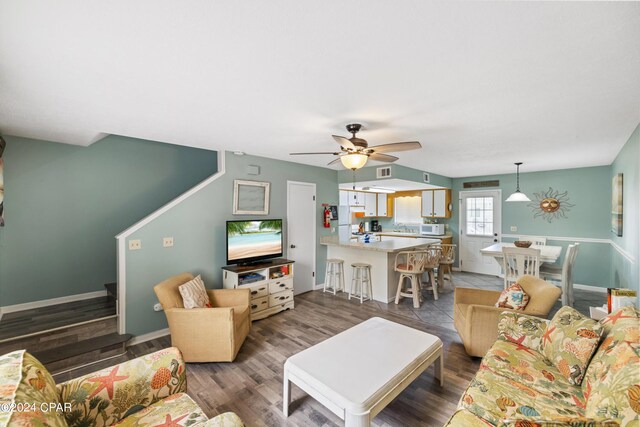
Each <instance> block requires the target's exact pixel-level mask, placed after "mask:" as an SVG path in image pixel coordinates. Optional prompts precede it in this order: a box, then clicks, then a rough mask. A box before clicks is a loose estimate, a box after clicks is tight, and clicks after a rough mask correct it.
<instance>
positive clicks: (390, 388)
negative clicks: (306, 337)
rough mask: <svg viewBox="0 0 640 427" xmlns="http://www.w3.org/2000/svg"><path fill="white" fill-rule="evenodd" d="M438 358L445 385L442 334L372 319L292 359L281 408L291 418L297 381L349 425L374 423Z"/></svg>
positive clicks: (287, 365) (287, 367) (286, 369)
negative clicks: (437, 334) (375, 418)
mask: <svg viewBox="0 0 640 427" xmlns="http://www.w3.org/2000/svg"><path fill="white" fill-rule="evenodd" d="M437 359H439V360H438V361H437V362H436V360H437ZM434 362H436V363H435V366H434V367H435V375H436V378H438V379H439V380H440V385H441V386H442V385H443V375H442V368H443V356H442V341H440V338H438V337H436V336H434V335H431V334H428V333H426V332H422V331H418V330H416V329H413V328H409V327H408V326H404V325H400V324H397V323H394V322H391V321H389V320H385V319H381V318H379V317H373V318H371V319H369V320H367V321H364V322H362V323H360V324H359V325H356V326H354V327H352V328H350V329H347V330H346V331H344V332H342V333H340V334H338V335H336V336H334V337H331V338H329V339H327V340H326V341H323V342H321V343H319V344H316V345H314V346H312V347H309V348H308V349H306V350H303V351H301V352H300V353H298V354H296V355H293V356H291V357H290V358H288V359H287V361H286V362H285V364H284V393H283V398H282V411H283V412H284V415H285V417H288V416H289V404H290V403H291V383H293V384H295V385H297V386H298V387H300V388H301V389H302V390H304V391H305V392H306V393H307V394H309V395H310V396H311V397H313V398H314V399H316V400H317V401H318V402H320V403H322V404H323V405H324V406H326V407H327V408H328V409H330V410H331V411H332V412H333V413H334V414H336V415H337V416H339V417H340V418H341V419H343V420H344V421H345V426H346V427H355V426H358V427H361V426H369V424H370V421H371V419H373V417H375V416H376V415H377V414H378V413H379V412H380V411H382V410H383V409H384V407H385V406H387V405H388V404H389V402H391V401H392V400H393V399H394V398H395V397H396V396H398V395H399V394H400V393H401V392H402V390H404V389H405V388H406V387H407V386H408V385H409V384H410V383H411V382H412V381H413V380H414V379H416V378H417V377H418V376H419V375H420V374H421V373H422V372H424V371H425V370H426V369H427V368H428V367H429V366H431V365H432V364H434Z"/></svg>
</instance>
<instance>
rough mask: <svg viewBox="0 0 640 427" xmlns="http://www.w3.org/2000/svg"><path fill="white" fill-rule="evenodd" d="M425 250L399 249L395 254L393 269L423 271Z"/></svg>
mask: <svg viewBox="0 0 640 427" xmlns="http://www.w3.org/2000/svg"><path fill="white" fill-rule="evenodd" d="M425 257H426V253H425V251H401V252H398V253H397V254H396V262H395V270H396V271H398V272H400V273H411V274H422V273H424V263H425Z"/></svg>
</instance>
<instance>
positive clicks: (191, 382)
mask: <svg viewBox="0 0 640 427" xmlns="http://www.w3.org/2000/svg"><path fill="white" fill-rule="evenodd" d="M454 278H455V284H456V286H459V287H477V288H484V289H502V280H501V279H498V278H495V277H490V276H482V275H476V274H467V273H456V274H455V276H454ZM583 293H584V294H583ZM424 296H425V301H424V303H423V304H422V306H421V307H420V308H419V309H413V307H412V306H411V301H410V300H409V299H405V300H403V301H402V302H401V304H398V305H397V306H396V305H395V304H382V303H377V302H375V301H369V302H365V303H364V304H362V305H361V304H360V303H359V302H357V301H354V300H352V301H348V300H347V299H346V294H338V295H336V296H334V295H332V294H329V293H323V292H322V291H314V292H308V293H306V294H302V295H298V296H296V299H295V302H296V308H295V309H294V310H290V311H286V312H283V313H279V314H277V315H275V316H272V317H269V318H267V319H263V320H259V321H256V322H254V323H253V327H252V330H251V332H250V334H249V336H248V338H247V340H246V342H245V343H244V345H243V347H242V349H241V350H240V353H239V355H238V357H237V359H236V361H235V362H234V363H201V364H188V367H187V378H188V393H189V395H190V396H191V397H193V399H194V400H195V401H196V402H197V403H198V404H199V405H200V406H201V407H202V408H203V410H204V412H205V413H206V414H207V415H208V416H210V417H212V416H215V415H217V414H219V413H222V412H226V411H234V412H236V413H237V414H238V415H239V416H240V417H241V418H242V419H243V420H244V422H245V423H246V425H247V426H249V427H251V426H327V427H328V426H342V425H343V422H342V421H341V420H340V419H339V418H338V417H336V416H335V415H334V414H333V413H332V412H330V411H329V410H327V409H326V408H325V407H324V406H322V405H321V404H319V403H318V402H316V401H315V400H314V399H312V398H310V397H308V396H307V395H306V394H305V393H304V392H302V391H301V390H300V389H298V388H297V387H295V386H293V390H292V395H293V399H294V402H293V404H292V406H291V409H290V410H291V415H290V416H289V418H287V419H285V418H284V417H283V416H282V410H281V408H282V372H283V365H284V362H285V360H286V359H287V357H289V356H291V355H293V354H295V353H297V352H299V351H301V350H304V349H305V348H308V347H310V346H311V345H314V344H316V343H318V342H321V341H323V340H325V339H327V338H329V337H331V336H333V335H335V334H337V333H339V332H341V331H343V330H345V329H347V328H349V327H351V326H354V325H356V324H358V323H360V322H362V321H364V320H366V319H368V318H370V317H373V316H379V317H383V318H386V319H389V320H392V321H395V322H398V323H401V324H405V325H407V326H411V327H413V328H416V329H419V330H422V331H425V332H428V333H431V334H434V335H437V336H438V337H440V339H442V341H443V343H444V354H445V370H444V376H445V385H444V387H440V385H439V384H438V382H437V381H436V380H435V378H434V376H433V368H432V367H431V368H429V369H428V370H427V371H425V372H424V373H423V374H422V375H421V376H420V377H418V378H417V379H416V380H415V381H414V382H413V383H412V384H410V385H409V387H407V389H405V391H404V392H403V393H401V394H400V396H398V397H397V398H396V399H395V400H394V401H393V402H392V403H391V404H389V405H388V406H387V407H386V408H385V409H384V410H383V411H382V412H381V413H380V414H379V415H378V416H377V417H375V418H374V419H373V422H372V425H374V426H384V427H389V426H442V425H443V424H444V423H445V422H446V421H447V419H448V418H449V417H450V416H451V414H453V412H454V411H455V408H456V406H457V403H458V400H459V399H460V396H461V395H462V393H463V391H464V390H465V388H466V387H467V385H468V383H469V381H470V380H471V379H472V378H473V376H474V375H475V373H476V371H477V369H478V366H479V363H480V359H478V358H472V357H470V356H468V355H467V354H466V353H465V351H464V347H463V346H462V344H461V342H460V339H459V337H458V335H457V333H456V332H455V330H454V329H453V318H452V316H453V291H452V290H451V289H445V290H443V292H442V293H441V295H440V298H439V300H438V301H434V300H433V296H432V294H431V293H427V292H425V293H424ZM576 300H579V304H576V305H577V306H578V308H579V309H580V310H581V311H584V307H587V311H588V306H589V305H596V303H597V304H602V302H604V294H600V293H595V292H586V293H585V291H576ZM558 307H559V305H558ZM202 327H204V325H202ZM167 346H170V339H169V337H168V336H165V337H161V338H158V339H155V340H152V341H148V342H145V343H141V344H138V345H135V346H132V347H129V352H128V354H127V355H126V356H123V357H121V358H118V359H112V360H108V361H105V362H103V363H101V364H99V365H94V366H91V367H87V368H83V369H80V370H76V371H73V372H71V373H67V374H63V375H60V376H58V377H56V380H57V381H63V380H65V379H68V378H72V377H77V376H80V375H82V374H84V373H88V372H93V371H95V370H97V369H99V368H101V367H108V366H111V365H113V364H115V363H118V362H121V361H124V360H127V359H131V358H135V357H138V356H141V355H143V354H148V353H151V352H153V351H155V350H158V349H161V348H164V347H167ZM336 363H339V360H337V361H336ZM371 375H375V372H371Z"/></svg>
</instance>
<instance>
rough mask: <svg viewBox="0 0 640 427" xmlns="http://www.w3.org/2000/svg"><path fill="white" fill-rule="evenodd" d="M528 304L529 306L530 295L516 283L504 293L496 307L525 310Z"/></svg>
mask: <svg viewBox="0 0 640 427" xmlns="http://www.w3.org/2000/svg"><path fill="white" fill-rule="evenodd" d="M527 304H529V295H527V293H526V292H525V291H524V289H522V286H520V285H518V284H517V283H514V284H513V285H511V286H509V287H508V288H507V289H505V290H504V291H502V293H501V294H500V298H498V302H497V303H496V307H500V308H510V309H512V310H524V308H525V307H526V306H527Z"/></svg>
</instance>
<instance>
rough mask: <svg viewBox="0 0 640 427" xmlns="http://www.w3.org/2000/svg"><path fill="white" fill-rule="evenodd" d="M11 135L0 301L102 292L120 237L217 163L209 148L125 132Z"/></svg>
mask: <svg viewBox="0 0 640 427" xmlns="http://www.w3.org/2000/svg"><path fill="white" fill-rule="evenodd" d="M5 139H6V141H7V148H6V150H5V152H4V159H5V170H4V183H5V203H4V207H5V220H6V226H5V227H3V228H0V306H6V305H12V304H19V303H24V302H31V301H36V300H43V299H49V298H56V297H63V296H68V295H75V294H81V293H85V292H92V291H99V290H104V287H103V284H104V283H107V282H113V281H115V280H116V245H115V241H114V236H115V235H116V234H117V233H119V232H120V231H122V230H123V229H124V228H126V227H128V226H130V225H131V224H133V223H134V222H136V221H138V220H139V219H140V218H142V217H144V216H145V215H147V214H148V213H149V212H151V211H153V210H155V209H157V208H158V207H160V206H162V205H163V204H165V203H166V202H168V201H169V200H171V199H172V198H174V197H176V196H177V195H179V194H181V193H183V192H184V191H185V190H187V189H188V188H190V187H192V186H193V185H195V184H196V183H198V182H199V181H201V180H203V179H204V178H206V177H207V176H209V175H211V174H212V173H214V172H215V171H216V168H217V154H216V153H215V152H213V151H206V150H199V149H194V148H187V147H182V146H177V145H170V144H163V143H159V142H151V141H145V140H139V139H132V138H125V137H120V136H109V137H107V138H105V139H103V140H101V141H99V142H97V143H95V144H93V145H91V146H89V147H78V146H73V145H67V144H59V143H55V142H47V141H37V140H32V139H25V138H17V137H11V136H5Z"/></svg>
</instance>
